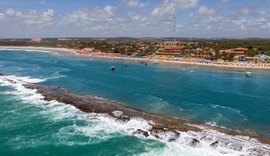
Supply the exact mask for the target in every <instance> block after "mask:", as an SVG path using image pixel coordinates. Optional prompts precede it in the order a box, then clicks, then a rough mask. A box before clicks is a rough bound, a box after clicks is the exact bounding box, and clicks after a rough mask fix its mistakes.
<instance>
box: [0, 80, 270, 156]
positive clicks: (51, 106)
mask: <svg viewBox="0 0 270 156" xmlns="http://www.w3.org/2000/svg"><path fill="white" fill-rule="evenodd" d="M44 81H45V79H34V78H31V77H18V76H0V86H8V87H11V88H12V89H13V90H9V91H6V92H5V93H6V94H11V95H14V96H16V97H18V99H20V100H21V101H22V102H25V103H30V104H35V105H37V106H39V107H44V109H43V111H42V112H41V113H43V114H46V115H47V114H48V118H51V120H55V121H59V120H63V119H74V120H73V121H80V120H83V121H89V124H86V125H78V124H76V122H75V123H74V124H73V125H71V126H67V127H62V128H61V129H60V130H59V131H58V132H57V133H55V134H53V137H55V138H57V140H59V141H60V143H62V144H67V145H70V146H71V145H74V144H89V143H93V142H95V141H97V142H98V141H102V140H106V139H108V138H110V137H113V135H114V134H115V133H118V134H119V133H120V134H122V135H135V136H137V137H139V138H140V139H153V140H157V141H160V142H162V143H164V144H165V145H166V146H165V147H164V148H159V149H147V150H146V152H145V153H142V154H141V155H166V156H167V155H190V156H203V155H205V156H209V155H210V156H218V155H228V156H234V155H235V156H236V155H254V156H256V155H269V152H270V145H266V144H262V143H260V142H258V141H257V140H256V139H251V138H249V137H243V136H230V135H226V134H224V133H221V132H218V131H215V130H212V129H207V128H206V127H200V128H202V129H203V131H201V132H192V131H189V132H179V133H180V136H179V137H177V138H176V137H175V133H173V132H155V134H152V135H150V136H149V137H148V138H145V137H144V136H143V135H142V134H141V133H138V130H141V131H149V130H150V129H151V128H152V126H151V123H150V122H149V121H146V120H144V119H142V118H140V117H137V118H132V119H131V120H129V121H127V122H123V121H116V120H115V119H114V118H112V117H110V116H108V115H107V114H96V113H83V112H81V111H79V110H78V109H76V108H75V107H73V106H70V105H66V104H63V103H60V102H57V101H49V102H48V101H45V100H43V99H44V97H43V96H42V95H41V94H38V93H37V91H36V90H34V89H33V90H32V89H27V88H25V87H24V86H23V85H24V84H28V83H40V82H44ZM113 113H114V114H115V115H116V116H117V115H121V113H122V112H120V111H115V112H113ZM74 135H75V136H76V135H84V136H91V137H92V139H93V137H95V138H96V139H94V140H95V141H94V140H91V142H90V141H88V142H87V141H86V142H81V143H80V142H74V141H73V140H72V139H71V138H72V136H74ZM154 136H158V137H154ZM157 138H158V139H157ZM173 138H176V139H175V140H174V141H172V139H173ZM29 144H30V143H29Z"/></svg>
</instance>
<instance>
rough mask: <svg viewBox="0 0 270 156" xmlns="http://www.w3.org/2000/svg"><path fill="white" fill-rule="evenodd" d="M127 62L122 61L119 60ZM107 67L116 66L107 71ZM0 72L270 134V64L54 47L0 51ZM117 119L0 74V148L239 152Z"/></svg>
mask: <svg viewBox="0 0 270 156" xmlns="http://www.w3.org/2000/svg"><path fill="white" fill-rule="evenodd" d="M125 65H127V66H125ZM111 66H115V67H116V70H115V71H111ZM0 73H3V74H4V75H5V76H6V77H8V78H10V79H14V80H20V81H21V82H33V83H41V84H45V85H53V86H60V87H63V88H65V89H66V90H69V91H71V92H74V93H77V94H81V95H92V96H96V97H99V98H103V99H107V100H111V101H115V102H118V103H121V104H124V105H127V106H129V107H133V108H138V109H142V110H144V111H146V112H152V113H157V114H162V115H166V116H172V117H184V118H187V119H190V120H194V121H200V122H205V123H208V124H210V125H217V126H221V127H225V128H228V129H233V130H241V131H253V132H256V133H257V134H260V135H264V136H268V137H270V115H269V114H270V71H253V76H252V77H246V76H245V72H244V71H232V70H231V71H230V70H220V69H215V68H201V67H197V66H190V65H189V66H185V65H178V66H169V65H162V64H161V65H155V66H154V65H152V64H148V66H145V65H143V64H139V63H138V62H130V61H125V60H108V59H90V58H80V57H73V56H65V55H63V54H61V53H59V52H47V51H37V50H33V51H31V50H30V51H29V50H14V49H13V50H7V49H6V50H0ZM140 126H142V127H143V126H145V125H143V124H141V123H140V122H136V121H133V122H130V123H120V122H116V121H113V120H112V119H109V118H105V117H104V118H90V117H89V116H88V114H86V113H83V112H81V111H79V110H77V109H76V108H74V107H72V106H69V105H65V104H61V103H59V102H56V101H51V102H44V101H42V100H40V95H38V94H35V92H34V91H29V90H27V89H25V88H22V87H21V86H20V85H17V84H14V85H12V84H10V83H9V82H7V81H6V80H5V79H4V78H0V142H1V144H0V152H1V155H123V156H126V155H166V156H168V155H180V156H187V155H188V156H192V155H194V156H197V155H198V156H201V155H206V156H207V155H240V154H243V153H241V152H234V151H226V152H222V151H220V150H213V149H209V148H194V147H191V146H189V145H187V144H185V143H183V142H181V141H178V142H168V141H165V140H162V139H156V138H151V137H150V138H145V137H143V136H136V135H132V134H131V133H129V129H132V128H134V127H140Z"/></svg>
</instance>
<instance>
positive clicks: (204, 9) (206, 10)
mask: <svg viewBox="0 0 270 156" xmlns="http://www.w3.org/2000/svg"><path fill="white" fill-rule="evenodd" d="M198 12H199V14H201V15H213V14H214V13H215V10H214V9H212V8H208V7H207V6H201V7H200V8H199V10H198Z"/></svg>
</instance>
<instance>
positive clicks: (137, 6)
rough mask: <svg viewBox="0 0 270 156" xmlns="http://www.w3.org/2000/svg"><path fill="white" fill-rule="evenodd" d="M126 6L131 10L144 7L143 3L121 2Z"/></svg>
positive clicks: (137, 1)
mask: <svg viewBox="0 0 270 156" xmlns="http://www.w3.org/2000/svg"><path fill="white" fill-rule="evenodd" d="M122 1H123V2H124V3H125V4H126V5H127V6H129V7H131V8H142V7H144V6H146V4H145V3H142V2H140V1H139V0H122Z"/></svg>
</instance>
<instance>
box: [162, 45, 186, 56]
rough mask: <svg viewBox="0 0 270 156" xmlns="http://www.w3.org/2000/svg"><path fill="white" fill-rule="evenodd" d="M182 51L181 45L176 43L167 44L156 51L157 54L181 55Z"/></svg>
mask: <svg viewBox="0 0 270 156" xmlns="http://www.w3.org/2000/svg"><path fill="white" fill-rule="evenodd" d="M183 52H184V47H183V46H178V45H169V46H165V47H164V48H160V49H159V50H158V51H157V54H158V55H182V54H183Z"/></svg>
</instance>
